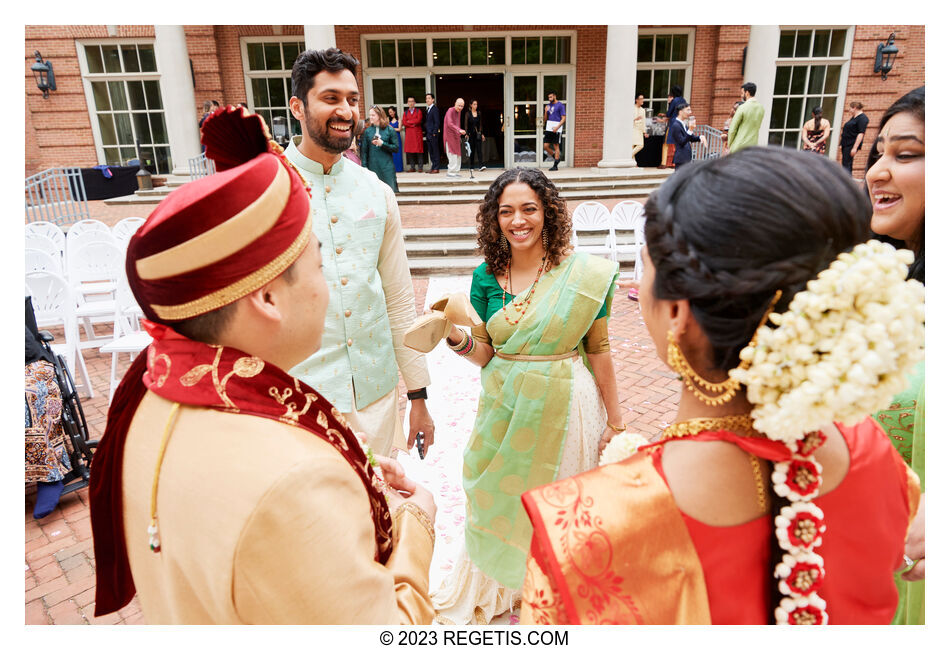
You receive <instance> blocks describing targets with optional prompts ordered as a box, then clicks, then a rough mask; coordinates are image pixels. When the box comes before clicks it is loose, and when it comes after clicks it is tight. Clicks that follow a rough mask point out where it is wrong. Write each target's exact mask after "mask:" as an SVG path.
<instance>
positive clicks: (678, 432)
mask: <svg viewBox="0 0 950 650" xmlns="http://www.w3.org/2000/svg"><path fill="white" fill-rule="evenodd" d="M722 429H725V430H726V431H733V432H735V433H743V434H746V435H747V436H748V437H750V438H764V437H765V434H763V433H761V432H759V431H756V430H755V426H754V423H753V420H752V416H751V415H724V416H720V417H710V418H692V419H689V420H684V421H682V422H674V423H673V424H671V425H670V426H668V427H666V429H664V430H663V436H662V439H663V440H669V439H672V438H685V437H687V436H695V435H696V434H698V433H702V432H703V431H719V430H722ZM748 456H749V463H750V464H751V465H752V478H753V479H754V480H755V492H756V495H755V496H756V500H757V501H758V503H759V511H760V512H763V513H765V512H768V499H767V497H766V492H765V481H764V480H763V478H762V468H761V467H760V466H759V459H758V457H757V456H755V454H748Z"/></svg>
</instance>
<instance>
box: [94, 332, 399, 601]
mask: <svg viewBox="0 0 950 650" xmlns="http://www.w3.org/2000/svg"><path fill="white" fill-rule="evenodd" d="M146 327H147V329H148V331H149V334H151V335H152V337H153V338H154V339H155V340H154V341H153V342H152V344H151V345H150V346H149V347H148V348H146V349H145V350H144V351H143V352H142V353H141V354H139V356H138V357H136V359H135V361H134V362H133V363H132V366H131V367H130V368H129V370H128V372H127V373H126V375H125V377H124V378H123V379H122V383H121V384H119V387H118V389H117V390H116V393H115V395H114V397H113V400H112V404H111V405H110V407H109V416H108V424H107V425H106V432H105V434H104V435H103V436H102V439H101V440H100V441H99V446H98V448H97V449H96V453H95V456H94V457H93V463H92V470H91V476H90V479H89V499H90V510H91V512H90V516H91V519H92V533H93V548H94V552H95V558H96V612H95V615H96V616H102V615H104V614H108V613H109V612H114V611H116V610H118V609H120V608H122V607H124V606H125V605H126V604H128V602H129V601H131V600H132V597H133V596H134V595H135V584H134V583H133V581H132V573H131V569H130V567H129V559H128V554H127V551H126V544H125V529H124V527H123V521H122V458H123V453H124V450H125V440H126V436H127V435H128V432H129V425H130V424H131V422H132V418H133V416H134V415H135V411H136V410H137V409H138V406H139V403H140V402H141V401H142V398H143V397H144V396H145V392H146V390H150V391H152V392H153V393H155V394H157V395H159V396H161V397H163V398H165V399H168V400H171V401H173V402H178V403H180V404H187V405H189V406H203V407H206V408H213V409H218V410H221V411H225V412H228V413H241V414H244V415H256V416H258V417H263V418H270V419H272V420H279V421H281V422H284V423H286V424H290V425H292V426H297V427H300V428H302V429H305V430H306V431H309V432H311V433H313V434H314V435H316V436H318V437H319V438H322V439H323V440H326V441H327V442H328V443H330V444H331V445H333V447H334V448H335V449H336V450H337V451H339V452H340V454H341V455H342V456H343V457H344V458H345V459H346V460H347V462H349V464H350V465H351V466H352V467H353V470H354V471H355V472H356V473H357V475H358V476H359V477H360V480H362V481H363V485H364V486H365V487H366V492H367V494H368V495H369V501H370V507H371V511H372V516H373V523H374V525H375V527H376V561H377V562H380V563H381V564H385V563H386V561H387V560H388V559H389V556H390V554H391V553H392V544H393V527H392V520H391V518H390V513H389V507H388V506H387V505H386V499H385V497H384V496H383V494H382V492H380V491H379V490H378V489H377V488H376V487H375V486H374V485H373V482H372V470H371V468H370V464H369V460H368V459H367V458H366V454H365V453H363V450H362V448H361V447H360V444H359V441H358V440H357V439H356V436H355V435H353V432H352V431H351V430H350V428H349V426H348V425H347V423H346V420H345V419H344V417H343V415H342V414H341V413H340V412H339V411H338V410H337V409H336V408H335V407H334V406H333V405H332V404H330V402H329V401H327V399H326V398H325V397H323V396H322V395H321V394H320V393H318V392H317V391H316V390H314V389H313V388H311V387H309V386H307V385H306V384H305V383H303V382H301V381H300V380H298V379H296V378H294V377H291V376H290V375H288V374H287V373H286V372H284V371H283V370H281V369H280V368H278V367H276V366H274V365H272V364H270V363H267V362H266V361H264V360H262V359H260V358H258V357H253V356H249V355H246V354H244V353H243V352H241V351H240V350H236V349H234V348H228V347H223V346H219V345H206V344H204V343H198V342H197V341H193V340H191V339H188V338H185V337H183V336H181V335H179V334H178V333H176V332H175V331H173V330H172V329H170V328H168V327H166V326H164V325H157V324H155V323H149V322H147V321H146Z"/></svg>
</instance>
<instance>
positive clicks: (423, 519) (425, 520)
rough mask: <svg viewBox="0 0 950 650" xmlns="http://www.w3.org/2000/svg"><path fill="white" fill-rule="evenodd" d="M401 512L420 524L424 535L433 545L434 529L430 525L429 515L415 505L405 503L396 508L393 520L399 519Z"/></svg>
mask: <svg viewBox="0 0 950 650" xmlns="http://www.w3.org/2000/svg"><path fill="white" fill-rule="evenodd" d="M403 512H408V513H409V514H411V515H412V516H413V517H415V518H416V521H418V522H419V523H420V524H422V527H423V528H425V529H426V533H428V534H429V539H430V540H431V541H432V543H433V544H435V527H434V526H433V525H432V519H431V518H430V517H429V514H428V513H427V512H426V511H425V510H423V509H422V508H420V507H419V506H417V505H416V504H414V503H412V502H405V503H402V504H400V506H399V507H398V508H396V512H395V513H394V514H393V520H394V521H395V520H396V519H399V515H401V514H402V513H403Z"/></svg>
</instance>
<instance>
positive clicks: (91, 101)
mask: <svg viewBox="0 0 950 650" xmlns="http://www.w3.org/2000/svg"><path fill="white" fill-rule="evenodd" d="M75 44H76V58H77V59H78V61H79V73H80V76H81V77H82V85H83V94H85V96H86V111H87V114H88V116H89V123H90V125H91V126H92V139H93V142H94V144H95V147H96V160H97V161H98V163H99V164H100V165H105V164H107V163H106V155H105V148H104V145H103V144H102V133H101V130H100V129H99V118H98V111H97V110H96V101H95V98H94V97H93V93H92V83H93V82H95V81H106V82H108V81H157V82H159V84H161V77H162V65H161V61H160V60H159V58H158V56H157V55H156V57H155V72H96V73H92V72H89V63H88V61H86V46H87V45H118V46H122V45H151V46H152V49H153V51H154V50H156V49H157V48H156V46H155V39H154V38H121V39H115V38H96V39H77V40H76V41H75ZM129 112H130V113H131V112H132V111H131V110H130V111H129ZM162 117H163V119H164V120H165V136H166V137H169V136H170V133H169V129H168V115H167V113H166V112H165V105H164V97H163V98H162ZM120 146H121V145H120ZM132 146H133V147H134V146H135V145H134V144H133V145H132ZM151 146H155V145H154V143H153V144H152V145H151ZM161 146H167V147H168V150H169V158H168V160H169V173H170V172H171V169H172V168H173V165H174V161H172V159H171V142H168V143H166V144H165V145H161ZM136 156H138V151H137V150H136Z"/></svg>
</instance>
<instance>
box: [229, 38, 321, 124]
mask: <svg viewBox="0 0 950 650" xmlns="http://www.w3.org/2000/svg"><path fill="white" fill-rule="evenodd" d="M305 49H306V48H305V47H304V42H303V41H296V40H292V41H263V42H246V43H245V44H244V55H245V74H246V75H247V80H248V86H249V93H248V103H249V104H250V108H251V109H252V110H253V111H254V112H255V113H257V114H259V115H260V116H261V117H263V118H264V121H265V122H266V123H267V126H268V128H270V130H271V133H273V132H274V118H275V117H284V118H286V119H287V124H288V125H289V126H290V134H291V136H294V135H300V133H301V130H300V122H298V121H297V120H296V118H294V116H293V115H292V114H291V112H290V98H291V97H292V96H293V87H292V84H291V80H290V75H291V72H292V71H293V69H294V61H296V60H297V56H298V55H299V54H300V53H301V52H303V51H304V50H305Z"/></svg>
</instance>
